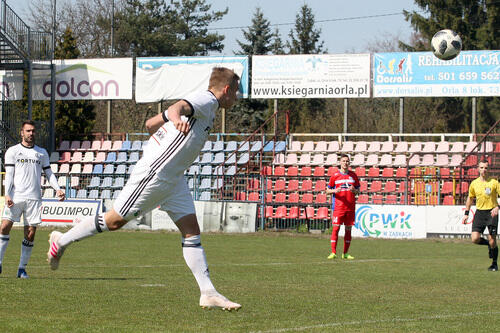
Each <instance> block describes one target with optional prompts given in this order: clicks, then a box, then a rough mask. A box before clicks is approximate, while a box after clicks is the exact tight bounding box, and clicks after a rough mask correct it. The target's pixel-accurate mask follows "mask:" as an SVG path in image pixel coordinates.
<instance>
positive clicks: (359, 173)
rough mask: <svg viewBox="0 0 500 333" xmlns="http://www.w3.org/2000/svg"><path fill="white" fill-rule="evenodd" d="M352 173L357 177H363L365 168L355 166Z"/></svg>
mask: <svg viewBox="0 0 500 333" xmlns="http://www.w3.org/2000/svg"><path fill="white" fill-rule="evenodd" d="M354 173H355V174H356V176H358V177H365V176H366V169H365V168H364V167H357V168H356V169H354Z"/></svg>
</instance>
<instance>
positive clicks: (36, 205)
mask: <svg viewBox="0 0 500 333" xmlns="http://www.w3.org/2000/svg"><path fill="white" fill-rule="evenodd" d="M21 139H22V140H21V143H18V144H17V145H15V146H12V147H10V148H9V149H7V152H6V153H5V206H4V210H3V214H2V225H1V227H0V273H1V272H2V261H3V257H4V255H5V250H6V249H7V245H8V244H9V240H10V230H11V229H12V225H13V223H14V222H19V221H20V220H21V215H24V240H23V242H22V245H21V259H20V260H19V268H18V270H17V277H18V278H23V279H27V278H28V274H27V273H26V265H28V261H29V259H30V257H31V251H32V250H33V242H34V240H35V233H36V227H37V225H38V224H40V223H41V222H42V219H41V208H42V194H41V178H42V170H43V172H44V173H45V176H46V177H47V179H48V180H49V182H50V185H51V186H52V188H54V189H55V190H56V194H57V196H58V197H59V200H64V192H63V191H62V190H61V189H60V188H59V185H57V179H56V176H55V175H54V174H53V173H52V170H51V169H50V164H49V155H48V154H47V151H46V150H45V149H43V148H40V147H38V146H36V145H35V123H34V122H33V121H25V122H24V123H23V125H22V126H21Z"/></svg>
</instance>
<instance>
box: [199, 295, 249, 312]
mask: <svg viewBox="0 0 500 333" xmlns="http://www.w3.org/2000/svg"><path fill="white" fill-rule="evenodd" d="M200 306H201V307H202V308H203V309H206V308H221V309H222V310H227V311H231V310H236V311H238V310H239V308H241V305H240V304H238V303H234V302H231V301H230V300H228V299H227V298H226V297H224V296H222V295H221V294H219V293H215V294H208V295H203V294H202V295H201V296H200Z"/></svg>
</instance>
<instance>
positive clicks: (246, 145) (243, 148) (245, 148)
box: [237, 141, 250, 153]
mask: <svg viewBox="0 0 500 333" xmlns="http://www.w3.org/2000/svg"><path fill="white" fill-rule="evenodd" d="M237 150H238V152H240V153H243V152H249V150H250V142H249V141H241V142H240V143H238V148H237Z"/></svg>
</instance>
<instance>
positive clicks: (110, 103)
mask: <svg viewBox="0 0 500 333" xmlns="http://www.w3.org/2000/svg"><path fill="white" fill-rule="evenodd" d="M114 56H115V0H113V1H112V2H111V58H113V57H114ZM107 111H108V112H107V116H106V132H108V133H111V131H112V125H111V120H112V117H111V114H112V112H113V101H112V100H110V99H108V110H107Z"/></svg>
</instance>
